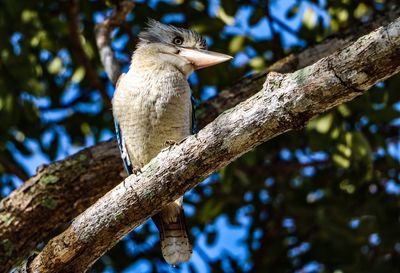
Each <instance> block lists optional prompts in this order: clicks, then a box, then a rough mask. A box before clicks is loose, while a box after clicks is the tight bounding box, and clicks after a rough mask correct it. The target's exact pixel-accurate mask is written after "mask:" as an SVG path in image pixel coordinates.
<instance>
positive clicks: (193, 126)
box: [190, 94, 199, 134]
mask: <svg viewBox="0 0 400 273" xmlns="http://www.w3.org/2000/svg"><path fill="white" fill-rule="evenodd" d="M190 102H191V104H192V109H191V115H192V123H191V131H192V134H196V133H197V120H196V109H197V107H198V105H199V102H198V100H196V98H195V97H194V96H193V94H191V95H190Z"/></svg>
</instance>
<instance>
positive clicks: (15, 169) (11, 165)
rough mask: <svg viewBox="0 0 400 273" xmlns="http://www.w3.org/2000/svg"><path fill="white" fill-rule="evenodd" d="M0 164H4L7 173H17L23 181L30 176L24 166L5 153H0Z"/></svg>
mask: <svg viewBox="0 0 400 273" xmlns="http://www.w3.org/2000/svg"><path fill="white" fill-rule="evenodd" d="M0 165H2V166H3V168H4V170H5V171H6V172H7V173H10V174H15V175H16V176H17V177H18V178H19V179H21V180H22V181H25V180H27V179H28V178H29V176H28V174H27V173H26V171H25V170H24V169H23V168H22V167H20V166H19V165H18V164H16V163H15V162H13V161H11V160H10V159H8V158H6V157H5V156H3V155H0Z"/></svg>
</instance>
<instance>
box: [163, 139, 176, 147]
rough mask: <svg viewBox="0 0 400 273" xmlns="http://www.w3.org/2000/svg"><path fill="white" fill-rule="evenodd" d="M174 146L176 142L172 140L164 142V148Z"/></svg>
mask: <svg viewBox="0 0 400 273" xmlns="http://www.w3.org/2000/svg"><path fill="white" fill-rule="evenodd" d="M175 144H176V141H174V140H167V141H165V144H164V146H165V147H169V146H172V145H175Z"/></svg>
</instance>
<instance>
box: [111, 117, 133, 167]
mask: <svg viewBox="0 0 400 273" xmlns="http://www.w3.org/2000/svg"><path fill="white" fill-rule="evenodd" d="M114 124H115V132H116V134H117V140H118V147H119V151H120V153H121V157H122V161H123V162H124V166H125V170H126V172H127V173H128V175H131V174H133V166H132V162H131V160H130V158H129V154H128V150H127V149H126V146H125V141H124V136H123V135H122V132H121V128H120V127H119V123H118V121H117V120H116V119H115V118H114Z"/></svg>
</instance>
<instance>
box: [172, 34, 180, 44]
mask: <svg viewBox="0 0 400 273" xmlns="http://www.w3.org/2000/svg"><path fill="white" fill-rule="evenodd" d="M172 42H173V43H174V44H175V45H182V44H183V38H182V37H179V36H177V37H175V38H174V40H172Z"/></svg>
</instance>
